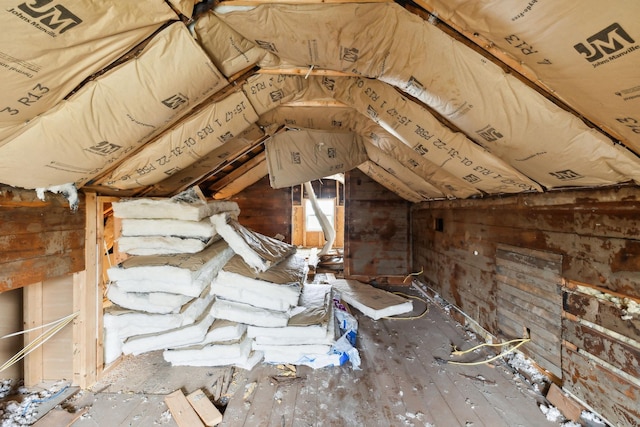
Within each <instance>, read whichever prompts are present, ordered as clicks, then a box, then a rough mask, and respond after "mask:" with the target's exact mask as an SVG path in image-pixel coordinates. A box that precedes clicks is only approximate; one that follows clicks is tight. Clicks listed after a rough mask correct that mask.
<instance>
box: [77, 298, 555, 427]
mask: <svg viewBox="0 0 640 427" xmlns="http://www.w3.org/2000/svg"><path fill="white" fill-rule="evenodd" d="M419 305H421V303H420V302H416V304H415V306H416V313H417V312H418V311H419V310H420V309H421V307H418V306H419ZM354 311H355V310H354ZM354 314H356V316H357V317H358V320H359V322H360V323H359V326H360V327H359V331H358V349H359V351H360V355H361V358H362V365H361V367H362V369H361V370H358V371H354V370H352V369H351V366H350V365H346V366H341V367H336V368H326V369H319V370H313V369H311V368H307V367H298V369H297V370H296V371H295V373H293V372H291V371H290V370H289V369H287V368H283V367H277V366H272V365H262V364H261V365H258V366H257V367H256V368H254V369H253V370H252V371H250V372H247V371H243V370H234V369H232V368H189V367H176V368H172V367H170V366H169V365H168V364H167V363H166V362H164V361H163V359H162V355H161V353H160V352H153V353H149V354H145V355H141V356H138V357H128V358H125V359H124V360H123V361H122V362H121V363H120V364H119V365H117V366H116V367H114V368H113V369H112V370H111V371H110V372H108V373H107V374H106V375H105V376H104V378H103V380H102V381H100V382H99V383H98V384H96V385H95V386H94V387H93V388H92V389H91V390H89V391H85V392H83V393H80V394H79V395H77V396H76V397H75V402H71V403H70V404H69V405H68V406H76V407H82V406H87V407H88V408H89V410H88V412H87V414H85V415H84V416H83V417H82V418H80V419H79V420H77V421H76V422H75V423H74V424H73V426H74V427H85V426H109V427H115V426H125V425H126V426H148V425H162V426H174V425H176V424H175V422H174V420H173V419H172V418H171V417H170V416H169V414H168V412H167V407H166V406H165V405H164V403H163V401H162V399H163V396H164V395H166V394H168V393H170V392H172V391H173V390H175V389H177V388H182V390H183V391H184V392H185V393H190V392H192V391H194V390H196V389H198V388H202V389H203V390H204V391H205V393H207V394H208V395H209V396H210V397H212V399H213V400H214V401H216V402H218V403H222V404H226V407H225V408H224V418H223V422H222V424H220V425H221V426H224V427H239V426H247V427H254V426H278V427H281V426H295V427H298V426H367V427H370V426H385V427H387V426H438V427H440V426H474V427H476V426H491V427H496V426H505V427H507V426H508V427H514V426H536V427H539V426H557V425H558V424H557V423H554V422H550V421H547V419H546V418H545V416H544V414H543V413H542V412H541V411H540V409H539V408H538V403H539V402H541V401H543V398H542V396H541V395H540V394H539V393H538V392H537V391H535V390H534V388H533V387H531V386H530V385H529V384H528V383H527V382H526V381H524V380H523V379H522V378H520V377H519V376H517V375H516V374H514V373H513V371H512V370H511V368H510V367H508V366H507V365H506V364H504V363H503V362H498V363H497V364H495V365H479V366H459V365H451V364H444V365H443V364H441V363H439V362H438V360H437V359H438V358H439V359H444V360H450V357H449V354H450V351H451V348H452V344H454V345H456V346H457V347H458V348H460V349H466V348H470V347H472V346H474V345H475V344H477V343H478V341H477V340H476V339H475V337H474V336H473V334H470V333H468V332H466V331H465V330H464V329H463V328H462V327H461V326H460V325H459V324H458V323H457V322H455V321H454V320H452V319H451V318H450V317H449V316H448V315H447V313H446V312H445V311H444V310H443V309H442V307H441V306H439V305H437V304H431V303H429V311H428V313H427V314H426V315H425V316H424V317H422V318H420V319H416V320H391V319H381V320H378V321H374V320H371V319H369V318H367V317H365V316H363V315H360V314H359V313H357V312H356V313H354ZM483 357H486V356H485V355H483V354H482V353H471V354H470V355H468V356H467V358H468V359H475V360H479V359H482V358H483Z"/></svg>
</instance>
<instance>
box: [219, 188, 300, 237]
mask: <svg viewBox="0 0 640 427" xmlns="http://www.w3.org/2000/svg"><path fill="white" fill-rule="evenodd" d="M229 200H232V201H234V202H236V203H238V206H239V207H240V216H239V217H238V221H239V222H240V224H242V225H243V226H245V227H247V228H249V229H251V230H253V231H255V232H258V233H260V234H264V235H265V236H269V237H274V236H275V235H277V234H281V235H282V236H284V241H285V242H288V243H291V241H292V240H291V239H292V229H291V228H292V227H291V218H292V213H293V210H292V207H291V188H282V189H278V190H275V189H273V188H271V186H270V185H269V177H268V176H267V177H265V178H262V179H261V180H260V181H258V182H256V183H255V184H253V185H251V186H249V187H248V188H245V189H244V190H243V191H242V192H240V193H238V194H236V195H235V196H233V197H232V198H231V199H229Z"/></svg>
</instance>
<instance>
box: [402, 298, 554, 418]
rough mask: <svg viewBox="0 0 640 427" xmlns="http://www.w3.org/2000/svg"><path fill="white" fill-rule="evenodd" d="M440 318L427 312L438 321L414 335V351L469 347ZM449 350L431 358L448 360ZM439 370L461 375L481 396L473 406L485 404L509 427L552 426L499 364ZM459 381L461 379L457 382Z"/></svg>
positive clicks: (526, 389) (453, 327)
mask: <svg viewBox="0 0 640 427" xmlns="http://www.w3.org/2000/svg"><path fill="white" fill-rule="evenodd" d="M432 312H433V313H432ZM442 316H447V315H446V314H443V313H442V311H441V310H439V309H438V308H432V309H431V310H430V312H429V318H432V319H434V321H435V320H437V322H436V323H435V324H434V325H433V326H432V327H430V328H428V330H426V331H425V332H423V333H420V334H419V335H417V336H415V338H413V336H412V338H411V342H414V341H418V343H419V346H417V347H416V349H419V348H424V349H430V348H432V347H433V342H446V343H447V344H449V343H450V342H452V343H453V344H455V345H456V346H457V347H462V346H463V345H464V346H466V347H465V348H469V347H471V346H472V344H471V343H468V342H465V341H464V339H463V336H462V334H461V332H462V331H461V328H460V325H459V324H457V323H456V322H454V321H450V320H444V321H441V320H440V319H439V318H440V317H442ZM443 337H444V338H443ZM432 351H433V350H432ZM450 351H451V348H450V347H449V348H447V347H442V348H440V349H439V351H438V352H436V353H435V354H434V356H437V357H441V358H443V359H448V357H446V356H447V355H448V354H449V352H450ZM439 368H440V369H441V370H442V371H443V372H444V373H447V372H449V373H456V374H457V375H458V376H461V375H460V374H461V373H462V374H463V375H464V376H461V377H462V380H463V381H469V382H470V383H471V384H473V385H474V386H475V387H476V388H477V389H478V390H479V391H480V392H481V394H482V396H484V399H481V398H479V397H478V396H477V395H475V396H474V397H473V399H472V403H473V404H474V406H477V407H479V406H483V405H488V406H489V407H491V408H493V409H494V410H495V412H496V413H497V414H498V416H499V417H500V419H502V420H503V421H504V422H505V423H506V424H507V425H509V426H511V425H531V426H545V425H547V426H552V425H555V424H554V423H551V422H549V421H547V420H546V418H545V417H544V415H543V414H542V412H540V410H539V409H538V406H537V404H536V400H535V399H534V398H533V396H532V395H531V389H530V388H529V387H528V386H527V385H526V384H514V379H513V374H512V373H511V372H510V371H508V370H505V369H502V368H501V364H500V363H498V362H496V363H495V364H492V365H486V364H483V365H477V366H457V367H456V366H454V365H444V366H440V367H439ZM453 378H455V377H454V376H452V377H451V381H455V380H454V379H453ZM458 381H461V380H459V379H458ZM494 384H495V385H494ZM461 405H468V404H467V403H466V401H463V402H462V403H458V404H457V405H456V406H455V408H456V409H457V408H459V407H460V406H461ZM478 410H479V409H478ZM485 416H486V414H485ZM483 421H484V422H485V423H486V424H487V425H494V424H495V423H500V422H501V421H499V419H498V421H496V420H492V419H484V420H483ZM462 425H464V424H462Z"/></svg>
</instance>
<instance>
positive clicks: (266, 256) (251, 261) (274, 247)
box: [210, 214, 296, 274]
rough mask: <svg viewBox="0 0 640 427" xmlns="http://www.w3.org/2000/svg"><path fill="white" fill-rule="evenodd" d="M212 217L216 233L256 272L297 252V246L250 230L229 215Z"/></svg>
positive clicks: (268, 267) (266, 268) (261, 271)
mask: <svg viewBox="0 0 640 427" xmlns="http://www.w3.org/2000/svg"><path fill="white" fill-rule="evenodd" d="M210 219H211V223H212V224H213V225H214V228H215V231H216V233H218V234H219V235H220V236H222V238H223V239H224V240H225V241H226V242H227V243H228V244H229V246H230V247H231V248H232V249H233V250H234V252H235V253H236V254H238V255H240V256H241V257H242V259H243V260H244V262H245V263H246V264H247V265H248V266H249V267H250V268H251V269H253V271H254V273H256V274H257V273H263V272H265V271H267V270H268V269H270V268H271V267H272V266H274V265H276V264H278V263H279V262H281V261H283V260H285V259H287V258H288V257H289V256H290V255H292V254H294V253H295V252H296V247H295V246H293V245H291V244H289V243H285V242H281V241H280V240H276V239H274V238H273V237H269V236H265V235H263V234H260V233H257V232H255V231H252V230H249V229H248V228H246V227H244V226H243V225H241V224H240V223H239V222H238V221H237V220H236V219H234V218H233V217H230V216H229V215H226V214H217V215H212V216H211V218H210ZM246 274H248V273H246Z"/></svg>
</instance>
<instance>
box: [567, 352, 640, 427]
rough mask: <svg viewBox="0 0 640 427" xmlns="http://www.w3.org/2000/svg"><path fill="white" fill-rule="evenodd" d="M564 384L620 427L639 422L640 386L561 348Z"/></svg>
mask: <svg viewBox="0 0 640 427" xmlns="http://www.w3.org/2000/svg"><path fill="white" fill-rule="evenodd" d="M562 369H563V371H564V373H565V375H564V381H565V386H566V387H568V388H569V389H570V390H571V392H572V393H573V394H574V395H575V396H577V397H578V398H579V399H580V400H582V401H584V402H587V403H588V404H589V405H590V406H592V407H593V408H595V409H596V410H597V411H598V412H599V413H600V414H602V416H603V417H605V418H606V419H607V420H609V421H611V422H613V423H614V425H616V426H620V427H626V426H629V427H632V426H638V425H640V409H639V407H638V402H640V389H639V388H638V386H636V385H635V384H632V383H631V382H629V381H628V380H626V379H625V378H622V377H621V376H619V375H616V374H615V373H613V372H611V371H609V370H608V369H606V368H604V367H602V366H601V365H599V364H597V363H592V362H591V361H590V360H589V358H588V357H586V356H584V355H582V354H580V353H579V352H576V351H573V350H571V349H569V348H567V347H565V346H563V348H562Z"/></svg>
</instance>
